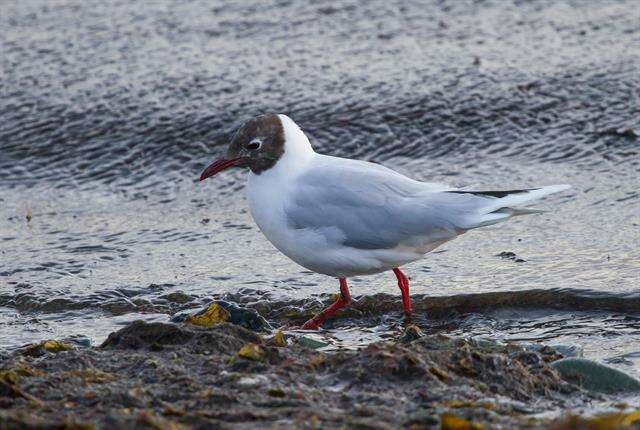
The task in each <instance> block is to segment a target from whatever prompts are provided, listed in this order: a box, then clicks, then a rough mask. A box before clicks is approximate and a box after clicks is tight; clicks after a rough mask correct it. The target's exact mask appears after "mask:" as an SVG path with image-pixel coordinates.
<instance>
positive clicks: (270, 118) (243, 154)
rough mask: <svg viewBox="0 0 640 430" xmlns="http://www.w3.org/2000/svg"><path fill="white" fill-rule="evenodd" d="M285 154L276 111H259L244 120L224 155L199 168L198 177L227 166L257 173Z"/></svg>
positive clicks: (280, 122) (282, 133)
mask: <svg viewBox="0 0 640 430" xmlns="http://www.w3.org/2000/svg"><path fill="white" fill-rule="evenodd" d="M282 154H284V127H283V126H282V121H281V120H280V117H279V116H278V115H276V114H266V115H260V116H257V117H255V118H252V119H250V120H249V121H247V122H245V123H244V124H243V125H242V127H240V128H239V129H238V131H237V132H236V134H235V135H234V136H233V139H231V142H230V143H229V148H228V149H227V155H226V157H224V158H220V159H218V160H216V161H214V162H213V163H212V164H211V165H209V167H207V168H206V169H205V171H204V172H202V175H201V176H200V180H201V181H202V180H204V179H206V178H208V177H210V176H213V175H215V174H217V173H219V172H221V171H222V170H225V169H228V168H229V167H233V166H238V167H248V168H249V169H251V171H252V172H253V173H255V174H257V175H259V174H260V173H262V172H264V171H265V170H267V169H270V168H271V167H273V166H274V165H275V164H276V162H277V161H278V160H279V159H280V157H281V156H282Z"/></svg>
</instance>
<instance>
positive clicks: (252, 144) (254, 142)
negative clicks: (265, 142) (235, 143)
mask: <svg viewBox="0 0 640 430" xmlns="http://www.w3.org/2000/svg"><path fill="white" fill-rule="evenodd" d="M261 146H262V141H261V140H260V139H253V140H252V141H251V142H249V143H247V149H250V150H252V151H254V150H256V149H259V148H260V147H261Z"/></svg>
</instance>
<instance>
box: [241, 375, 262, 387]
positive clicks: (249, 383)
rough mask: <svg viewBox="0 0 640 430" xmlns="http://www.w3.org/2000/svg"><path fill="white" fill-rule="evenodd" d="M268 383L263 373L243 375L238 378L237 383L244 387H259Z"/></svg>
mask: <svg viewBox="0 0 640 430" xmlns="http://www.w3.org/2000/svg"><path fill="white" fill-rule="evenodd" d="M268 383H269V378H267V377H266V376H265V375H255V376H243V377H242V378H240V379H238V385H240V386H242V387H245V388H254V387H260V386H263V385H267V384H268Z"/></svg>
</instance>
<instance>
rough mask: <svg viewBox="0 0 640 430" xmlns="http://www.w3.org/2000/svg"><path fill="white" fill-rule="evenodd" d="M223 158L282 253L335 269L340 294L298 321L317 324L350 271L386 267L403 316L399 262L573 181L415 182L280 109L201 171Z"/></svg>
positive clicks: (252, 124) (211, 171)
mask: <svg viewBox="0 0 640 430" xmlns="http://www.w3.org/2000/svg"><path fill="white" fill-rule="evenodd" d="M230 167H243V168H248V169H249V170H250V172H249V178H248V181H247V187H246V190H247V195H248V202H249V208H250V212H251V215H252V217H253V219H254V220H255V222H256V224H257V225H258V227H259V228H260V230H261V231H262V233H263V234H264V235H265V236H266V237H267V239H268V240H269V241H270V242H271V243H272V244H273V245H274V246H275V247H276V248H277V249H278V250H279V251H280V252H282V253H283V254H284V255H286V256H287V257H289V258H290V259H291V260H293V261H295V262H296V263H298V264H299V265H301V266H303V267H305V268H307V269H309V270H311V271H313V272H316V273H321V274H324V275H328V276H332V277H334V278H338V280H339V282H340V296H339V298H338V299H337V300H336V301H335V302H334V303H333V304H332V305H331V306H329V307H328V308H327V309H325V310H324V311H322V312H321V313H319V314H318V315H316V316H315V317H313V318H312V319H310V320H309V321H307V322H306V323H304V325H302V327H301V329H304V330H315V329H318V328H319V327H320V326H321V325H322V324H323V323H324V322H325V321H326V320H327V318H329V317H330V316H331V315H333V314H334V313H335V312H336V311H337V310H339V309H340V308H342V307H344V306H346V305H348V304H349V302H350V300H351V294H350V293H349V288H348V286H347V278H349V277H352V276H361V275H370V274H374V273H380V272H384V271H387V270H391V271H393V273H394V274H395V276H396V278H397V282H398V287H399V288H400V292H401V295H402V305H403V310H404V313H405V315H406V316H407V317H410V316H411V313H412V308H411V297H410V295H409V278H408V277H407V276H406V275H405V274H404V273H403V272H402V271H401V270H400V267H401V266H403V265H405V264H407V263H410V262H413V261H416V260H420V259H422V258H424V257H425V254H427V253H428V252H430V251H433V250H434V249H435V248H437V247H438V246H440V245H442V244H443V243H445V242H448V241H450V240H451V239H454V238H456V237H458V236H460V235H461V234H463V233H465V232H467V231H468V230H471V229H475V228H479V227H484V226H488V225H492V224H496V223H499V222H503V221H506V220H508V219H510V218H512V217H514V216H518V215H525V214H532V213H540V212H541V211H539V210H535V209H527V208H515V207H514V206H517V205H521V204H523V203H526V202H528V201H531V200H535V199H539V198H541V197H544V196H546V195H549V194H552V193H556V192H560V191H563V190H566V189H568V188H571V187H570V186H569V185H550V186H544V187H537V188H530V189H521V190H507V191H466V190H462V189H458V188H454V187H449V186H447V185H443V184H437V183H429V182H420V181H416V180H413V179H411V178H408V177H406V176H404V175H402V174H400V173H398V172H395V171H393V170H391V169H389V168H386V167H384V166H381V165H379V164H375V163H371V162H367V161H360V160H352V159H347V158H339V157H332V156H328V155H322V154H318V153H316V152H315V151H314V150H313V148H312V147H311V143H310V142H309V139H308V138H307V136H306V135H305V134H304V132H303V131H302V130H301V129H300V127H298V125H297V124H296V123H295V122H293V120H291V118H289V117H288V116H286V115H283V114H266V115H260V116H257V117H255V118H252V119H250V120H249V121H247V122H246V123H244V124H243V125H242V126H241V127H240V128H239V129H238V131H237V132H236V133H235V135H234V137H233V138H232V139H231V142H230V143H229V146H228V149H227V152H226V156H225V157H223V158H220V159H218V160H216V161H214V162H213V163H211V164H210V165H209V166H208V167H207V168H206V169H205V170H204V171H203V172H202V175H201V176H200V180H201V181H202V180H205V179H207V178H209V177H211V176H213V175H216V174H217V173H219V172H221V171H223V170H225V169H228V168H230Z"/></svg>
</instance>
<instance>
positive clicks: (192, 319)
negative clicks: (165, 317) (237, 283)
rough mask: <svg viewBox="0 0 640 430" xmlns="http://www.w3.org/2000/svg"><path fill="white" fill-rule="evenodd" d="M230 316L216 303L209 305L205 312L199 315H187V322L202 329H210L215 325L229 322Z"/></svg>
mask: <svg viewBox="0 0 640 430" xmlns="http://www.w3.org/2000/svg"><path fill="white" fill-rule="evenodd" d="M230 316H231V314H230V313H229V311H227V310H226V309H225V308H223V307H222V306H220V305H219V304H217V303H213V304H212V305H210V306H209V307H208V308H207V310H206V311H204V312H203V313H202V314H200V315H189V316H188V317H187V322H188V323H191V324H193V325H199V326H202V327H212V326H214V325H216V324H220V323H223V322H225V321H228V320H229V317H230Z"/></svg>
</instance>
